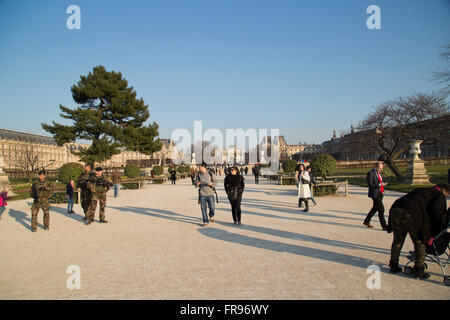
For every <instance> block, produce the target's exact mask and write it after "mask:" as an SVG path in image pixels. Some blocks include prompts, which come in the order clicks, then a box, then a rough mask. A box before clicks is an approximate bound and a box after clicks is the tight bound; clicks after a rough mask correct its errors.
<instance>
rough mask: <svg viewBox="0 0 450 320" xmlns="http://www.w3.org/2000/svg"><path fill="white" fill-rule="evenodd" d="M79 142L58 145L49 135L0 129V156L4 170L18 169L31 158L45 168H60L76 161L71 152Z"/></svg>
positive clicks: (78, 146) (79, 145)
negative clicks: (3, 163) (2, 159)
mask: <svg viewBox="0 0 450 320" xmlns="http://www.w3.org/2000/svg"><path fill="white" fill-rule="evenodd" d="M81 147H82V145H81V144H77V143H68V144H65V145H64V146H62V147H60V146H58V145H57V144H56V142H55V140H54V139H53V138H51V137H46V136H41V135H37V134H30V133H24V132H18V131H13V130H6V129H0V156H3V158H4V161H5V169H6V170H17V169H18V170H20V169H22V168H23V163H24V162H27V161H28V162H30V160H27V159H33V160H32V161H33V162H35V166H36V167H39V168H44V169H46V170H54V169H58V168H60V167H61V166H62V165H63V164H65V163H67V162H78V158H77V157H76V156H75V155H73V154H72V153H71V151H74V150H76V149H79V148H81Z"/></svg>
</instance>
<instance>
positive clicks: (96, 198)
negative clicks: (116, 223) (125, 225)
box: [86, 167, 113, 225]
mask: <svg viewBox="0 0 450 320" xmlns="http://www.w3.org/2000/svg"><path fill="white" fill-rule="evenodd" d="M112 185H113V183H112V181H111V179H109V178H106V177H105V176H103V168H101V167H98V168H95V176H94V177H93V179H92V180H89V182H88V184H87V186H88V188H89V190H91V193H92V199H91V204H90V205H89V209H88V212H87V217H86V225H89V224H91V223H92V222H94V216H95V210H96V209H97V202H100V213H99V214H100V222H101V223H108V221H106V220H105V208H106V193H107V192H108V191H109V189H110V188H111V187H112Z"/></svg>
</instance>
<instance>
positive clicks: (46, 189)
mask: <svg viewBox="0 0 450 320" xmlns="http://www.w3.org/2000/svg"><path fill="white" fill-rule="evenodd" d="M54 192H55V189H54V186H53V184H52V183H51V182H50V181H48V180H46V179H45V171H40V172H39V175H38V180H37V181H35V182H34V183H33V185H32V186H31V197H32V198H33V199H34V201H33V204H32V205H31V231H33V232H36V231H37V216H38V213H39V209H40V208H42V210H43V211H44V229H45V230H48V229H49V227H50V204H49V202H48V198H49V197H51V196H52V195H53V193H54Z"/></svg>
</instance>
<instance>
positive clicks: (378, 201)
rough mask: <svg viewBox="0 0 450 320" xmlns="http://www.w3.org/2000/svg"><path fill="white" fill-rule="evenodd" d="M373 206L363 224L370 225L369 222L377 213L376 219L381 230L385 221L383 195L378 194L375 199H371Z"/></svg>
mask: <svg viewBox="0 0 450 320" xmlns="http://www.w3.org/2000/svg"><path fill="white" fill-rule="evenodd" d="M372 201H373V205H372V209H370V211H369V213H368V214H367V217H366V219H364V223H370V220H371V219H372V217H373V216H374V215H375V213H376V212H378V218H379V219H380V224H381V227H382V228H386V220H385V219H384V205H383V194H382V193H380V194H379V195H378V196H377V197H376V198H372Z"/></svg>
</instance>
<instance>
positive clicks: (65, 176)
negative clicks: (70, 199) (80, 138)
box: [58, 162, 84, 183]
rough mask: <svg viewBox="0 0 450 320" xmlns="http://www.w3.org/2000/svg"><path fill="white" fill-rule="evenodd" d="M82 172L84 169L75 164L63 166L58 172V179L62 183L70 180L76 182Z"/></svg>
mask: <svg viewBox="0 0 450 320" xmlns="http://www.w3.org/2000/svg"><path fill="white" fill-rule="evenodd" d="M83 172H84V167H83V166H82V165H81V164H79V163H75V162H70V163H66V164H64V165H63V166H62V167H61V168H60V169H59V172H58V179H59V181H61V182H62V183H69V181H70V179H73V180H76V179H77V178H78V177H79V176H80V175H81V174H82V173H83Z"/></svg>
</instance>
